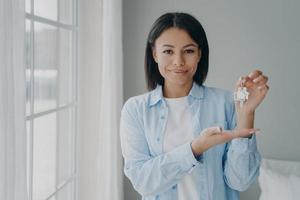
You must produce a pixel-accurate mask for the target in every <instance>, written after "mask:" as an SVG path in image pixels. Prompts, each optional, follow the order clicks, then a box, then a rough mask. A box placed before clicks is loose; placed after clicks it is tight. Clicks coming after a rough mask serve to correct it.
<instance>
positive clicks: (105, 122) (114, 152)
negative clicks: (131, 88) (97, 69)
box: [97, 0, 123, 200]
mask: <svg viewBox="0 0 300 200" xmlns="http://www.w3.org/2000/svg"><path fill="white" fill-rule="evenodd" d="M102 13H103V14H102V19H103V21H102V22H103V23H102V42H103V43H102V66H101V67H102V73H101V74H102V77H101V83H100V85H101V90H100V91H101V93H100V111H99V112H100V122H99V123H100V129H99V134H100V137H99V142H100V144H99V148H98V156H97V158H98V164H99V165H98V166H99V167H98V181H99V184H100V188H101V192H100V193H99V195H100V196H99V198H98V199H110V200H121V199H123V178H122V177H123V174H122V159H121V153H120V152H121V150H120V142H119V119H120V111H121V106H122V103H123V87H122V85H123V55H122V1H121V0H103V7H102Z"/></svg>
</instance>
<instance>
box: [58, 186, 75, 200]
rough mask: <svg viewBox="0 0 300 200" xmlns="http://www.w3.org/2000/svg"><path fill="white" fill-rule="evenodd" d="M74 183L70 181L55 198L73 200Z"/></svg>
mask: <svg viewBox="0 0 300 200" xmlns="http://www.w3.org/2000/svg"><path fill="white" fill-rule="evenodd" d="M74 199H75V198H74V183H73V182H70V183H68V184H67V185H66V186H64V188H62V189H61V190H60V191H59V192H58V194H57V200H74Z"/></svg>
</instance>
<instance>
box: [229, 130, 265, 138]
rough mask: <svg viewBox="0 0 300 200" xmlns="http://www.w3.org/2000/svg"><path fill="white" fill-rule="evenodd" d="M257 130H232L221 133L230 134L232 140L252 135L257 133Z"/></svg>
mask: <svg viewBox="0 0 300 200" xmlns="http://www.w3.org/2000/svg"><path fill="white" fill-rule="evenodd" d="M259 131H260V130H259V129H234V130H231V131H223V133H225V134H231V135H232V137H233V138H239V137H247V136H250V135H252V134H254V133H259Z"/></svg>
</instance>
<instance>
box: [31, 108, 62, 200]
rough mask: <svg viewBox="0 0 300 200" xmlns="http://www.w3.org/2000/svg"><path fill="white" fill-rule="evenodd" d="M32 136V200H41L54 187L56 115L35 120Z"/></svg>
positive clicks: (52, 190)
mask: <svg viewBox="0 0 300 200" xmlns="http://www.w3.org/2000/svg"><path fill="white" fill-rule="evenodd" d="M33 135H34V136H33V200H41V199H46V197H48V196H49V195H50V194H51V193H52V192H54V191H55V187H56V140H57V138H56V113H53V114H49V115H46V116H42V117H39V118H37V119H35V120H34V132H33Z"/></svg>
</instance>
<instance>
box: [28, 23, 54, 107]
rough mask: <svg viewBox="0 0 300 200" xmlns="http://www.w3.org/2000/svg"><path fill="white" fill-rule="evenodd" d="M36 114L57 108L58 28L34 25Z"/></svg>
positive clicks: (39, 24)
mask: <svg viewBox="0 0 300 200" xmlns="http://www.w3.org/2000/svg"><path fill="white" fill-rule="evenodd" d="M34 29H35V31H34V34H35V36H34V67H35V68H34V112H35V113H36V112H41V111H45V110H48V109H53V108H55V107H56V99H57V91H56V88H57V67H56V66H57V28H56V27H54V26H49V25H44V24H41V23H37V22H36V23H35V24H34Z"/></svg>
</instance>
